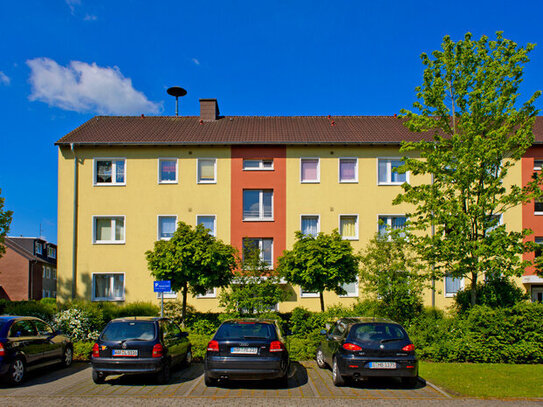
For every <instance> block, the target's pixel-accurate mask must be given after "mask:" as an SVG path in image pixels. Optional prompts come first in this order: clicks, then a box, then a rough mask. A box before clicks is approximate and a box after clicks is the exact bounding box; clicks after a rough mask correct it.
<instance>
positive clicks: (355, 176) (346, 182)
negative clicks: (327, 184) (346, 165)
mask: <svg viewBox="0 0 543 407" xmlns="http://www.w3.org/2000/svg"><path fill="white" fill-rule="evenodd" d="M341 160H355V164H354V180H347V181H342V180H341ZM337 179H338V182H339V183H340V184H358V157H338V160H337Z"/></svg>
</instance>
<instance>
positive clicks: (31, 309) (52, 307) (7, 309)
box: [2, 300, 57, 322]
mask: <svg viewBox="0 0 543 407" xmlns="http://www.w3.org/2000/svg"><path fill="white" fill-rule="evenodd" d="M2 306H4V310H3V313H4V314H8V315H22V316H31V317H37V318H41V319H43V320H44V321H48V322H51V321H52V320H53V316H54V315H55V313H56V312H57V306H56V303H48V302H41V301H33V300H32V301H7V302H6V303H4V304H2Z"/></svg>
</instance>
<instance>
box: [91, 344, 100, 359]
mask: <svg viewBox="0 0 543 407" xmlns="http://www.w3.org/2000/svg"><path fill="white" fill-rule="evenodd" d="M92 357H93V358H97V357H100V345H98V344H97V343H95V344H94V345H93V346H92Z"/></svg>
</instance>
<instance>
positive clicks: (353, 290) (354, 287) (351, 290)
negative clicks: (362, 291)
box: [341, 278, 358, 297]
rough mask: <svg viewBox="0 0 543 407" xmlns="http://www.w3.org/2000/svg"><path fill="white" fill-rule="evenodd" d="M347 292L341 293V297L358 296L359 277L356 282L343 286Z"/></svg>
mask: <svg viewBox="0 0 543 407" xmlns="http://www.w3.org/2000/svg"><path fill="white" fill-rule="evenodd" d="M341 287H342V288H343V289H344V290H345V291H347V294H345V295H341V297H358V278H357V279H356V281H355V282H354V283H347V284H343V285H342V286H341Z"/></svg>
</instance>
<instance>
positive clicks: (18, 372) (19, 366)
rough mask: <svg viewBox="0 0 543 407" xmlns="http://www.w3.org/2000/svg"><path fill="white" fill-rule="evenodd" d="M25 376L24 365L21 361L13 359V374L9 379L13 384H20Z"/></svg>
mask: <svg viewBox="0 0 543 407" xmlns="http://www.w3.org/2000/svg"><path fill="white" fill-rule="evenodd" d="M24 375H25V365H24V363H23V361H22V360H21V359H15V361H14V362H13V373H12V374H11V378H12V380H13V382H14V383H21V382H22V381H23V377H24Z"/></svg>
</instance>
